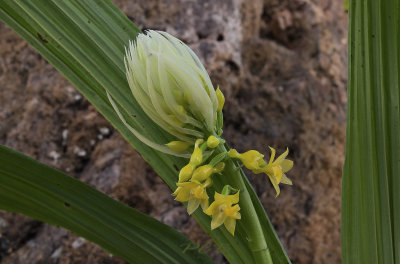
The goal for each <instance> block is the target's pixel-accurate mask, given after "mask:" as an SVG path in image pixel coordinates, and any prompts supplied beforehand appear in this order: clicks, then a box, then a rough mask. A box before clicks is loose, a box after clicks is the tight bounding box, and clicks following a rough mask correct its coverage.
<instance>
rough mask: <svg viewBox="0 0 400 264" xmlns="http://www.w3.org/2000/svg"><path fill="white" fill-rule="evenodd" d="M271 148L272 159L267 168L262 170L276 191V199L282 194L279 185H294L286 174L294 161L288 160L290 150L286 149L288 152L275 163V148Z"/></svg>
mask: <svg viewBox="0 0 400 264" xmlns="http://www.w3.org/2000/svg"><path fill="white" fill-rule="evenodd" d="M269 148H270V149H271V158H270V159H269V162H268V164H267V166H265V167H264V168H262V172H264V173H265V174H267V175H268V177H269V179H270V181H271V183H272V185H273V186H274V188H275V191H276V196H275V197H277V196H278V195H279V193H280V188H279V183H284V184H288V185H292V181H291V180H290V179H289V178H288V177H287V176H286V174H285V172H287V171H289V170H290V169H291V168H292V167H293V161H291V160H288V159H286V156H287V155H288V154H289V149H286V151H285V152H284V153H283V154H282V155H280V156H279V157H278V158H277V159H276V160H275V161H274V158H275V152H276V151H275V149H274V148H271V147H269Z"/></svg>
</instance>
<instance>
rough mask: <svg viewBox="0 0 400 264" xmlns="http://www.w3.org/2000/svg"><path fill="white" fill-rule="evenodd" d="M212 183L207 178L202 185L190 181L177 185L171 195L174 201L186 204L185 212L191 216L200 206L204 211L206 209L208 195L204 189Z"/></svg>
mask: <svg viewBox="0 0 400 264" xmlns="http://www.w3.org/2000/svg"><path fill="white" fill-rule="evenodd" d="M211 183H212V181H211V179H210V178H208V179H207V180H206V181H205V182H204V183H203V184H202V183H200V182H199V181H190V182H182V183H177V184H176V185H177V186H178V188H177V189H176V190H175V192H174V193H173V194H172V195H174V196H176V197H175V200H176V201H179V202H182V203H183V202H188V206H187V212H188V214H192V213H193V212H194V211H196V209H197V208H198V207H199V205H201V208H202V209H203V211H204V210H206V209H207V207H208V195H207V192H206V188H207V187H208V186H210V185H211Z"/></svg>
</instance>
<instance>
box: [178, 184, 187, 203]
mask: <svg viewBox="0 0 400 264" xmlns="http://www.w3.org/2000/svg"><path fill="white" fill-rule="evenodd" d="M179 188H180V189H179ZM175 193H176V197H175V200H176V201H178V202H182V203H183V202H186V201H188V200H189V198H190V189H185V188H182V187H178V189H177V190H176V192H175Z"/></svg>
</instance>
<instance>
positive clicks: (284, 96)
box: [0, 0, 347, 264]
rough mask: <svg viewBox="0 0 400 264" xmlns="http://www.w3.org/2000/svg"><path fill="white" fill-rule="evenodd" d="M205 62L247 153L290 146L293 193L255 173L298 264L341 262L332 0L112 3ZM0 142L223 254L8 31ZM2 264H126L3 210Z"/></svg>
mask: <svg viewBox="0 0 400 264" xmlns="http://www.w3.org/2000/svg"><path fill="white" fill-rule="evenodd" d="M114 2H115V3H116V4H117V6H118V7H120V8H121V9H122V10H123V11H124V12H125V13H126V14H127V15H128V17H129V18H130V19H131V20H133V22H134V23H136V24H137V25H138V26H139V27H140V28H141V29H146V28H151V29H160V30H165V31H168V32H169V33H171V34H173V35H175V36H176V37H178V38H180V39H182V40H184V41H185V42H186V43H188V44H189V45H190V46H191V47H192V48H193V49H194V50H195V52H196V53H197V54H198V55H199V57H200V58H201V59H202V61H203V62H204V64H205V66H206V68H207V70H208V71H209V73H210V75H211V78H212V80H213V82H214V84H215V85H217V84H219V85H220V87H221V89H222V90H223V92H224V94H225V97H226V99H227V102H226V104H225V109H224V110H225V114H224V116H225V125H224V135H225V138H226V139H227V140H228V142H229V144H231V145H232V146H233V147H235V148H237V149H238V150H239V151H245V150H248V149H250V148H252V149H257V150H259V151H261V152H264V153H266V148H267V146H273V147H276V148H277V149H278V151H279V152H282V151H284V149H285V148H286V147H289V149H290V154H289V157H290V158H291V159H293V160H294V162H295V167H294V169H293V170H292V171H291V172H290V173H289V175H290V178H291V179H292V180H293V182H294V186H293V187H286V186H284V187H283V188H282V192H281V195H280V196H279V198H277V199H275V198H274V191H273V188H272V186H270V184H269V183H268V182H267V180H266V178H265V177H260V176H258V175H252V174H251V173H250V172H248V176H249V178H250V180H251V182H252V183H253V185H254V186H255V188H256V190H257V193H258V194H259V197H260V199H261V201H262V203H263V205H264V207H265V208H266V209H267V212H268V215H269V216H270V218H271V221H272V223H273V224H274V226H275V228H276V231H277V233H278V235H279V237H280V238H281V241H282V242H283V244H284V246H285V247H286V249H287V251H288V254H289V256H290V258H291V260H292V261H293V263H340V257H341V255H340V236H339V228H340V186H341V170H342V164H343V157H344V140H345V118H346V114H345V111H346V100H347V98H346V80H347V70H346V68H347V59H346V58H347V53H346V45H347V14H346V13H345V11H344V10H343V4H342V2H341V1H334V0H280V1H278V0H264V1H263V0H253V1H246V0H218V1H212V0H205V1H185V0H171V1H161V0H138V1H129V0H115V1H114ZM0 87H1V90H0V105H1V108H0V120H1V122H0V143H1V144H4V145H7V146H10V147H13V148H15V149H17V150H19V151H21V152H23V153H25V154H28V155H30V156H32V157H34V158H36V159H39V160H40V161H42V162H45V163H47V164H49V165H50V166H52V167H55V168H58V169H61V170H63V171H65V172H67V173H68V174H69V175H72V176H74V177H77V178H79V179H81V180H82V181H85V182H87V183H89V184H91V185H93V186H95V187H96V188H98V189H99V190H101V191H103V192H105V193H107V194H109V195H110V196H111V197H113V198H115V199H117V200H120V201H122V202H124V203H126V204H128V205H130V206H132V207H135V208H137V209H139V210H141V211H142V212H144V213H147V214H149V215H151V216H153V217H156V218H157V219H159V220H161V221H163V222H165V223H167V224H169V225H171V226H173V227H175V228H177V229H179V230H180V231H182V232H183V233H185V234H187V235H188V236H189V237H190V238H191V239H192V240H194V241H195V242H197V243H199V245H201V246H203V247H204V249H205V250H206V252H207V253H209V254H210V255H211V256H212V257H213V258H214V259H215V260H216V262H217V263H224V262H225V260H224V259H223V257H222V256H221V255H220V254H219V253H218V252H217V251H216V249H215V248H214V247H213V246H212V243H211V242H210V240H209V239H208V237H207V235H206V234H205V233H204V232H203V231H202V229H201V228H200V227H199V226H198V225H197V223H196V222H195V221H194V220H193V219H191V218H190V217H188V216H187V214H186V211H185V208H184V207H183V206H182V205H180V204H179V203H177V202H175V201H174V200H173V198H172V197H171V195H170V193H171V192H170V190H169V189H168V188H167V186H166V185H165V184H164V183H163V182H162V180H161V179H160V178H159V177H158V176H157V175H156V174H155V173H154V172H153V171H152V169H151V168H150V167H149V166H148V165H147V164H146V163H145V162H144V161H143V160H142V158H141V157H140V155H139V154H138V153H137V152H136V151H135V150H133V149H132V148H131V147H130V146H128V145H127V144H126V143H125V142H124V140H123V138H122V137H121V136H120V135H119V133H118V132H116V131H115V130H114V129H113V128H112V127H111V125H110V124H109V123H108V122H107V121H106V120H105V119H104V118H103V117H102V116H100V114H99V113H97V112H96V110H95V109H94V107H93V106H91V105H90V104H89V103H88V102H87V101H86V100H85V99H84V98H83V97H82V96H81V95H80V93H79V92H78V91H77V90H76V89H75V88H74V87H72V86H71V85H70V84H69V82H68V81H66V80H65V79H64V78H63V77H62V76H61V75H60V74H59V73H58V72H57V71H56V70H55V69H54V68H53V67H52V66H51V65H49V64H48V63H47V62H46V61H45V60H44V59H43V58H42V57H41V56H40V55H38V54H37V53H36V52H35V51H34V50H33V48H31V47H29V46H28V44H26V43H25V41H23V40H22V39H21V38H20V37H18V36H17V35H16V34H15V33H14V32H12V31H11V30H10V29H9V28H8V27H6V26H5V25H4V24H2V23H0ZM0 260H1V261H2V263H6V264H8V263H125V262H124V261H122V260H120V259H118V258H116V257H113V256H111V255H109V254H108V253H106V252H104V251H103V250H102V249H100V248H99V247H97V246H96V245H94V244H92V243H90V242H87V241H85V240H83V239H81V238H78V237H77V236H75V235H74V234H72V233H70V232H69V231H65V230H62V229H59V228H56V227H52V226H49V225H47V224H42V223H40V222H38V221H35V220H32V219H29V218H27V217H24V216H21V215H17V214H12V213H6V212H0Z"/></svg>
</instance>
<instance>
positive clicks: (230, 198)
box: [214, 192, 239, 204]
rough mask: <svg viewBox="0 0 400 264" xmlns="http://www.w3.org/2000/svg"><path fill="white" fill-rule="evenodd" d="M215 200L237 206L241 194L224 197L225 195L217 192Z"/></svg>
mask: <svg viewBox="0 0 400 264" xmlns="http://www.w3.org/2000/svg"><path fill="white" fill-rule="evenodd" d="M214 200H215V201H223V203H228V204H235V203H238V202H239V192H237V193H235V194H233V195H223V194H220V193H217V192H215V195H214Z"/></svg>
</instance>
